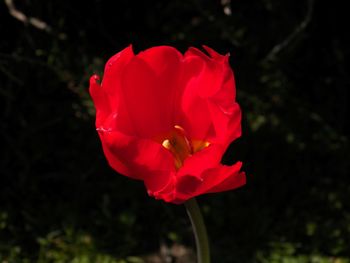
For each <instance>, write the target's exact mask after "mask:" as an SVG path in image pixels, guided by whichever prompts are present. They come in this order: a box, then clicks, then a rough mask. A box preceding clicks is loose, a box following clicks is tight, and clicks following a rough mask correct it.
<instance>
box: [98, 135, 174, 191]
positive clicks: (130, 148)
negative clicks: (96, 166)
mask: <svg viewBox="0 0 350 263" xmlns="http://www.w3.org/2000/svg"><path fill="white" fill-rule="evenodd" d="M99 135H100V138H101V141H102V145H103V150H104V153H105V155H106V158H107V160H108V162H109V164H110V165H111V167H112V168H113V169H115V170H116V171H118V172H119V173H122V174H124V175H127V176H129V177H132V178H136V179H141V180H144V181H145V182H146V183H147V185H148V187H149V188H150V189H151V190H152V191H156V190H159V189H160V188H163V187H164V186H165V185H166V184H167V181H168V180H170V175H171V173H173V172H175V167H174V162H173V157H172V155H171V154H170V153H169V151H167V150H166V149H165V148H164V147H162V146H161V145H160V144H159V143H156V142H154V141H152V140H145V139H139V138H137V137H134V136H129V135H125V134H123V133H121V132H119V131H112V132H108V131H99ZM157 173H162V177H157V176H154V174H157Z"/></svg>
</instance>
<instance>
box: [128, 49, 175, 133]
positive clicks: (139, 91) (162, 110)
mask: <svg viewBox="0 0 350 263" xmlns="http://www.w3.org/2000/svg"><path fill="white" fill-rule="evenodd" d="M179 71H180V57H179V55H178V53H177V52H175V51H174V49H172V48H169V47H156V48H153V49H149V50H146V51H145V52H143V53H140V54H139V55H137V56H136V57H134V58H133V59H132V60H131V61H130V63H129V64H128V65H127V66H126V68H125V69H124V74H123V77H122V86H123V98H124V100H125V105H126V106H127V110H128V113H129V116H130V119H131V121H132V123H133V125H134V127H135V131H136V134H137V135H138V136H140V137H142V138H155V137H157V136H158V135H160V134H163V133H166V132H168V131H170V130H171V129H172V128H173V126H174V125H175V124H176V123H174V117H173V114H174V109H175V105H174V104H175V102H176V99H175V96H176V93H177V92H178V89H179V86H178V85H177V84H178V76H179Z"/></svg>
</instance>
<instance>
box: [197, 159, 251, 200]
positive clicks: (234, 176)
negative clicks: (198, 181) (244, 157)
mask: <svg viewBox="0 0 350 263" xmlns="http://www.w3.org/2000/svg"><path fill="white" fill-rule="evenodd" d="M241 167H242V163H241V162H237V163H235V164H234V165H232V166H226V165H219V166H217V167H216V168H214V169H211V170H207V171H206V172H205V173H204V174H203V175H202V177H203V184H202V185H201V187H200V188H199V189H198V192H197V193H196V194H197V195H199V194H204V193H215V192H223V191H227V190H231V189H234V188H237V187H240V186H242V185H244V184H245V174H244V173H242V172H240V169H241Z"/></svg>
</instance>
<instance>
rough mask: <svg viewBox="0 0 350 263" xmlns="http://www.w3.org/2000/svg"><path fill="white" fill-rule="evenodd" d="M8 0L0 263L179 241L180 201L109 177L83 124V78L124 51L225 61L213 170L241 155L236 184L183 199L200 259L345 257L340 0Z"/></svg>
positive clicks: (80, 256) (110, 256)
mask: <svg viewBox="0 0 350 263" xmlns="http://www.w3.org/2000/svg"><path fill="white" fill-rule="evenodd" d="M11 2H12V1H10V0H6V2H5V1H4V2H1V3H0V32H1V36H0V105H1V106H0V109H1V110H0V116H1V121H0V138H1V156H0V173H1V174H0V262H1V263H5V262H11V263H12V262H28V263H31V262H40V263H46V262H54V263H61V262H73V263H77V262H81V263H86V262H87V263H90V262H91V263H92V262H94V263H95V262H97V263H122V262H124V263H126V262H142V261H141V259H140V258H141V257H143V255H148V254H151V253H157V252H158V251H159V247H160V246H162V247H163V250H164V246H165V247H172V246H173V245H174V244H181V245H183V246H184V247H186V248H193V247H194V242H193V237H192V232H191V228H190V223H189V220H188V218H187V216H186V213H185V210H184V208H183V206H177V205H169V204H165V203H163V202H162V201H155V200H153V199H152V198H149V197H148V196H147V194H146V191H145V189H144V187H143V185H142V183H141V182H139V181H132V180H130V179H127V178H126V177H123V176H120V175H117V174H116V173H115V172H114V171H112V170H111V169H110V168H109V167H108V165H107V162H106V160H105V158H104V156H103V153H102V150H101V146H100V141H99V139H98V137H97V134H96V131H95V127H94V109H93V105H92V102H91V100H90V97H89V95H88V92H87V90H88V78H89V76H90V75H92V74H93V73H99V74H102V70H103V66H104V63H105V62H106V60H107V59H108V58H109V57H110V56H112V55H113V54H115V53H116V52H118V51H120V50H121V49H122V48H124V47H126V46H127V45H129V44H130V43H132V44H133V45H134V49H135V51H136V52H138V51H140V50H143V49H146V48H149V47H151V46H155V45H163V44H166V45H172V46H175V47H177V48H178V49H179V50H181V51H185V50H186V49H187V48H188V47H189V46H196V47H200V46H201V45H202V44H206V45H209V46H211V47H212V48H214V49H215V50H217V51H219V52H221V53H223V54H224V53H227V52H230V53H231V57H230V62H231V65H232V68H233V69H234V72H235V76H236V84H237V93H238V98H237V100H238V102H239V103H240V105H241V107H242V110H243V136H242V138H240V139H239V140H237V141H236V142H234V143H233V144H232V146H231V147H230V148H229V150H228V152H227V154H226V155H225V157H224V159H223V161H224V162H225V163H233V162H234V161H235V160H243V161H244V170H245V171H246V172H247V174H248V175H249V176H248V182H247V185H246V186H245V187H243V188H241V189H238V190H236V191H231V192H225V193H220V194H215V195H207V196H201V197H199V198H198V200H199V202H200V205H201V207H202V209H203V212H204V216H205V219H206V223H207V227H208V231H209V235H210V238H211V245H212V254H213V262H220V263H226V262H241V263H242V262H243V263H246V262H291V263H293V262H315V263H317V262H336V263H342V262H349V261H350V209H349V206H350V202H349V201H350V184H349V182H350V177H349V163H350V162H349V161H350V158H349V157H350V156H349V136H348V135H349V121H348V115H349V104H348V100H349V92H348V88H349V84H350V78H349V73H350V72H349V51H350V45H349V44H350V43H349V41H348V40H347V37H348V28H347V24H348V23H347V22H348V21H347V20H348V19H347V18H348V16H349V13H348V9H346V8H345V7H344V6H342V5H341V3H342V2H341V1H332V2H329V1H321V0H319V1H317V0H314V1H313V0H308V1H295V0H288V1H279V0H260V1H257V0H255V1H238V0H231V1H229V0H226V1H225V0H223V1H222V2H220V1H215V0H211V1H209V0H202V1H201V0H186V1H180V0H172V1H164V0H149V1H135V0H134V1H132V0H120V1H103V0H87V1H59V0H55V1H39V0H24V1H17V0H16V1H15V2H12V4H15V6H11ZM5 3H7V5H6V4H5ZM9 8H10V9H12V13H11V14H12V15H11V14H10V10H9ZM14 8H16V9H17V11H19V12H22V13H24V14H25V15H26V18H24V19H23V16H18V13H16V10H14ZM33 18H36V19H39V20H41V21H42V22H45V23H46V25H45V24H44V26H42V25H41V24H40V23H39V24H38V23H37V22H38V21H37V20H33ZM20 19H22V20H23V21H20ZM39 22H40V21H39ZM163 252H164V251H163ZM163 254H164V253H163ZM147 262H156V261H147ZM163 262H170V261H163ZM178 262H180V261H178ZM181 262H185V263H188V262H193V261H190V260H187V261H186V260H183V261H181Z"/></svg>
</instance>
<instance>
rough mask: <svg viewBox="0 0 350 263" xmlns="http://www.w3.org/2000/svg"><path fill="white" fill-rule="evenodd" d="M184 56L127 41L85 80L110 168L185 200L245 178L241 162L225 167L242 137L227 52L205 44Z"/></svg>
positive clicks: (154, 191)
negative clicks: (137, 49)
mask: <svg viewBox="0 0 350 263" xmlns="http://www.w3.org/2000/svg"><path fill="white" fill-rule="evenodd" d="M204 49H205V50H206V51H207V52H208V54H209V55H207V54H205V53H203V52H202V51H200V50H198V49H196V48H189V49H188V51H187V52H186V53H185V54H184V55H182V54H181V53H180V52H179V51H177V50H176V49H175V48H173V47H169V46H158V47H153V48H150V49H147V50H146V51H143V52H140V53H139V54H137V55H134V53H133V50H132V47H131V46H129V47H127V48H125V49H124V50H122V51H121V52H119V53H117V54H116V55H114V56H113V57H112V58H110V59H109V61H108V62H107V64H106V67H105V71H104V76H103V80H102V83H101V85H100V84H99V83H98V77H97V76H96V75H94V76H92V77H91V79H90V94H91V97H92V98H93V101H94V104H95V107H96V128H97V131H98V134H99V137H100V139H101V142H102V147H103V151H104V154H105V156H106V158H107V160H108V162H109V164H110V166H111V167H112V168H113V169H115V170H116V171H117V172H119V173H120V174H122V175H125V176H129V177H131V178H134V179H139V180H142V181H144V183H145V186H146V188H147V190H148V193H149V195H151V196H154V197H155V198H157V199H163V200H164V201H166V202H172V203H176V204H179V203H183V202H185V201H186V200H188V199H190V198H192V197H195V196H198V195H202V194H206V193H215V192H222V191H227V190H231V189H234V188H237V187H239V186H242V185H243V184H244V183H245V174H244V172H241V171H240V169H241V166H242V163H241V162H237V163H235V164H234V165H232V166H226V165H222V164H221V163H220V162H221V158H222V156H223V154H224V153H225V151H226V149H227V147H228V146H229V144H230V143H231V142H232V141H233V140H235V139H236V138H237V137H239V136H240V135H241V111H240V108H239V105H238V104H237V103H236V102H235V97H236V90H235V82H234V76H233V73H232V70H231V68H230V66H229V63H228V55H225V56H223V55H220V54H218V53H217V52H215V51H214V50H212V49H210V48H209V47H206V46H204Z"/></svg>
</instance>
